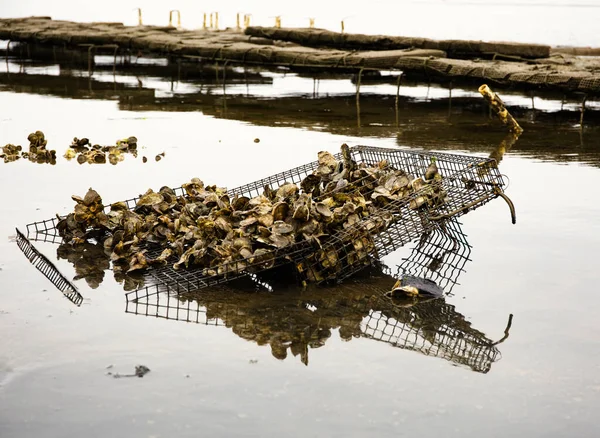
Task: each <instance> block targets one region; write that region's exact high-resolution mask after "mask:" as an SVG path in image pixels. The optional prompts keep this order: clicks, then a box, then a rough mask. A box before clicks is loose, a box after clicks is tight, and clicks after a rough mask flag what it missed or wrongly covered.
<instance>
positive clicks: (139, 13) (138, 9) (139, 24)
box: [137, 8, 142, 26]
mask: <svg viewBox="0 0 600 438" xmlns="http://www.w3.org/2000/svg"><path fill="white" fill-rule="evenodd" d="M137 11H138V26H142V8H137Z"/></svg>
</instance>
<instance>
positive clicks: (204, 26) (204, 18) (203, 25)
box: [202, 12, 206, 29]
mask: <svg viewBox="0 0 600 438" xmlns="http://www.w3.org/2000/svg"><path fill="white" fill-rule="evenodd" d="M202 29H206V12H205V13H204V17H203V18H202Z"/></svg>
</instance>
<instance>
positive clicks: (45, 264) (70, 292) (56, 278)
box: [17, 229, 83, 306]
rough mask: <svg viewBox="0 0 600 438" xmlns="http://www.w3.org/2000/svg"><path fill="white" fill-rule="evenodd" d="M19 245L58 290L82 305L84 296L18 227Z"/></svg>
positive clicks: (76, 303)
mask: <svg viewBox="0 0 600 438" xmlns="http://www.w3.org/2000/svg"><path fill="white" fill-rule="evenodd" d="M17 246H18V247H19V248H20V249H21V251H23V254H25V257H27V259H28V260H29V261H30V262H31V264H32V265H33V266H35V267H36V269H37V270H38V271H40V272H41V273H42V274H44V276H45V277H46V278H47V279H48V280H50V281H51V282H52V284H53V285H54V286H56V288H57V289H58V290H60V291H61V292H62V293H63V294H64V295H65V297H66V298H67V299H68V300H69V301H71V302H72V303H73V304H75V305H76V306H80V305H81V303H82V302H83V297H82V296H81V294H80V293H79V292H78V291H77V288H76V287H75V286H74V285H73V284H72V283H71V282H70V281H69V280H67V279H66V278H65V276H64V275H62V274H61V273H60V271H59V270H58V269H56V267H55V266H54V264H53V263H52V262H51V261H50V260H48V259H47V258H46V256H45V255H44V254H42V253H40V252H39V251H38V250H37V249H36V248H35V247H34V246H33V245H32V244H31V242H29V240H28V239H27V237H25V236H24V235H23V233H21V232H20V231H19V230H18V229H17Z"/></svg>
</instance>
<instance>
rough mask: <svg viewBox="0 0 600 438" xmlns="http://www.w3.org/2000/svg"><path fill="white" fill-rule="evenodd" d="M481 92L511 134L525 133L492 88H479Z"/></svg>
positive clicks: (484, 86) (483, 86)
mask: <svg viewBox="0 0 600 438" xmlns="http://www.w3.org/2000/svg"><path fill="white" fill-rule="evenodd" d="M479 92H480V93H481V95H482V96H483V97H484V98H485V100H486V101H487V103H488V104H489V105H490V108H491V110H492V111H493V112H494V113H495V114H496V115H497V116H498V118H499V119H500V121H501V122H502V124H504V125H506V126H508V129H509V130H510V131H511V132H514V133H518V134H521V133H522V132H523V128H521V126H519V124H518V123H517V121H516V120H515V119H514V118H513V116H511V115H510V113H509V112H508V110H507V109H506V107H505V106H504V102H502V99H500V96H498V95H497V94H496V93H494V92H493V91H492V90H491V88H490V87H488V86H487V85H485V84H484V85H482V86H481V87H479Z"/></svg>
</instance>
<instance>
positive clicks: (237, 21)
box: [235, 12, 241, 30]
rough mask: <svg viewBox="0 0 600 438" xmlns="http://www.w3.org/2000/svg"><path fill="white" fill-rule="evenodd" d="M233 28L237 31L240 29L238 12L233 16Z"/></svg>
mask: <svg viewBox="0 0 600 438" xmlns="http://www.w3.org/2000/svg"><path fill="white" fill-rule="evenodd" d="M235 28H236V29H237V30H240V29H241V27H240V13H239V12H238V13H237V14H236V15H235Z"/></svg>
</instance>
